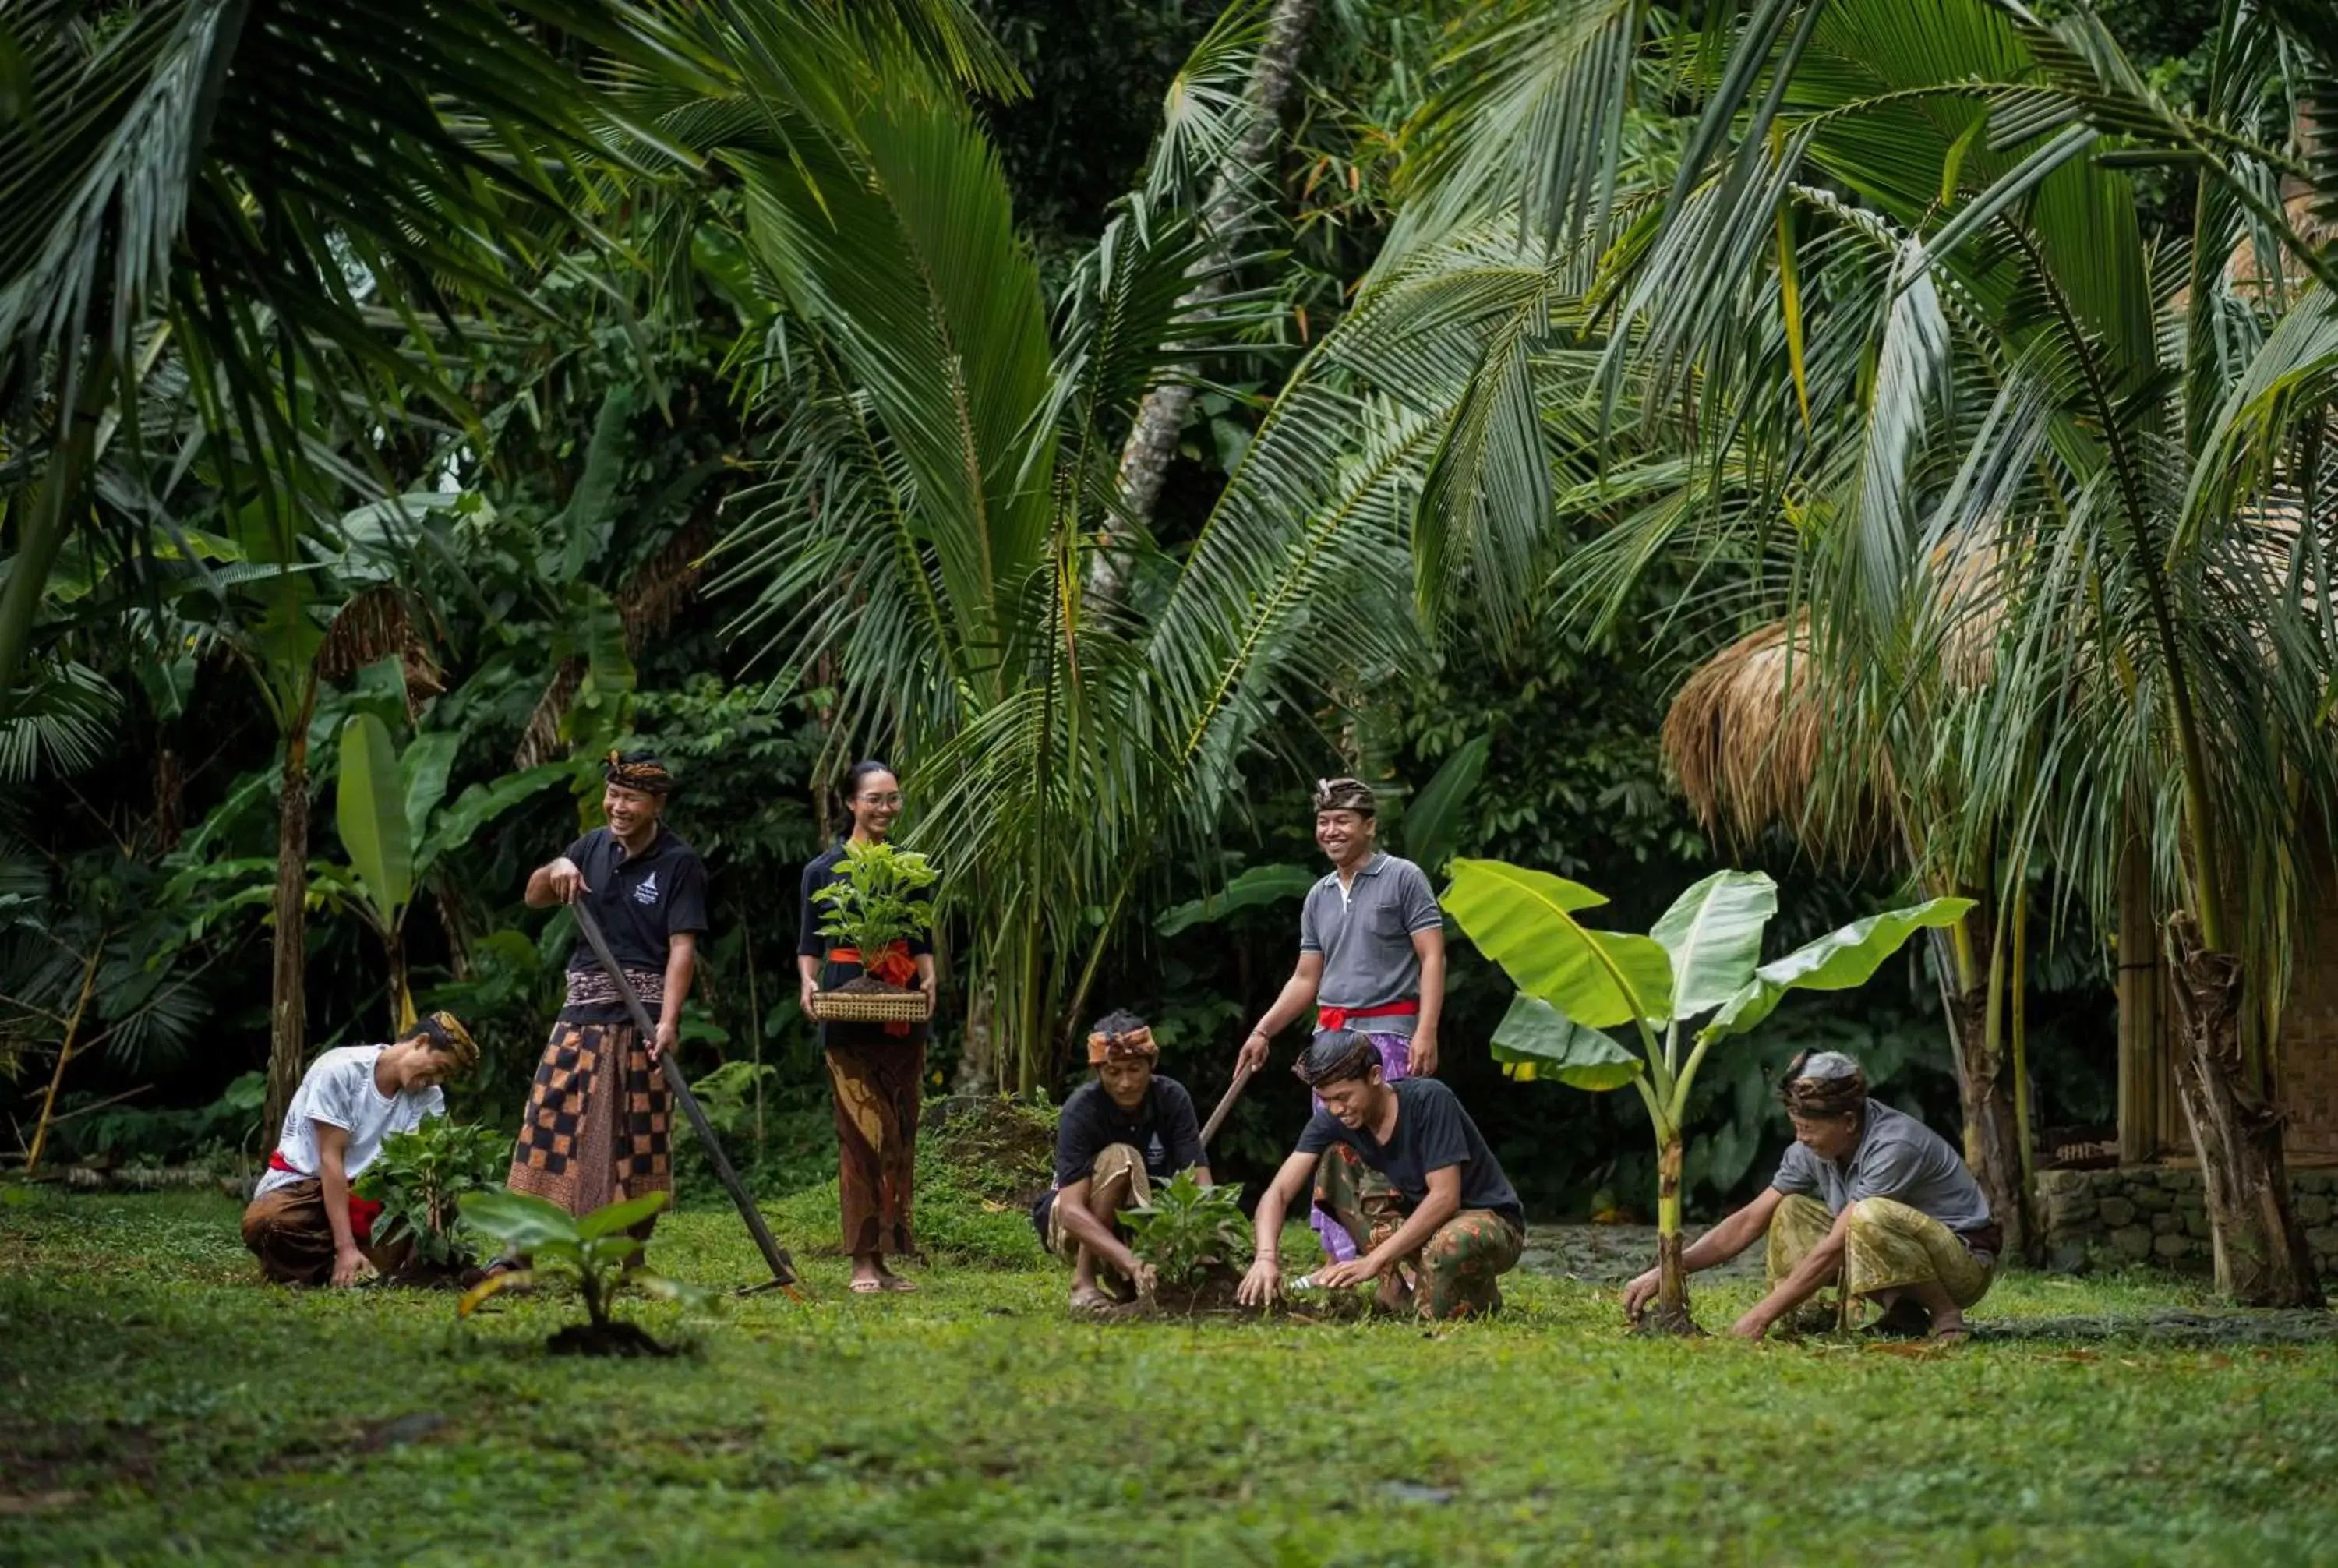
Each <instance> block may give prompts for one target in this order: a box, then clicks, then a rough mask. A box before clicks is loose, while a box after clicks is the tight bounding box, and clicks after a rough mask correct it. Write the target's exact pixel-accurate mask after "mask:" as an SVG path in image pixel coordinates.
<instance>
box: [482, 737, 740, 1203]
mask: <svg viewBox="0 0 2338 1568" xmlns="http://www.w3.org/2000/svg"><path fill="white" fill-rule="evenodd" d="M603 779H604V788H603V789H602V794H601V810H602V814H603V815H604V816H605V817H606V818H608V823H609V825H608V826H607V827H605V828H594V829H593V831H591V832H590V833H587V834H585V837H583V838H579V839H577V840H576V842H575V843H574V844H572V845H570V846H569V847H568V851H567V853H566V854H565V855H562V856H561V857H560V858H558V859H555V860H553V861H551V862H549V863H548V864H546V865H543V866H539V867H536V868H535V871H534V872H533V873H532V874H531V875H530V876H529V877H528V879H527V904H528V907H530V908H531V909H543V908H549V907H555V906H558V905H562V904H573V903H580V902H581V903H585V904H587V905H589V906H590V907H591V908H592V910H593V913H594V916H595V917H596V918H597V919H598V920H599V922H600V926H601V931H602V934H603V935H604V936H607V937H608V939H609V948H610V951H611V952H612V953H613V954H614V955H615V956H616V959H617V964H618V966H619V967H620V968H622V969H623V970H624V972H625V978H626V979H627V980H628V981H629V982H631V984H632V985H633V988H634V992H635V994H636V995H639V996H640V997H641V999H642V1005H643V1006H644V1007H646V1008H648V1009H649V1010H650V1011H651V1012H652V1013H653V1014H656V1016H657V1020H658V1024H657V1034H656V1036H655V1038H653V1039H649V1040H643V1039H642V1038H640V1031H639V1030H637V1029H635V1028H634V1024H633V1023H632V1022H631V1020H630V1018H629V1017H628V1015H627V1014H626V1011H625V1005H624V1001H623V1000H622V999H621V998H620V997H619V995H618V994H617V986H616V982H615V981H614V980H612V979H611V978H610V977H609V975H607V973H606V972H604V970H603V969H602V967H601V965H600V962H599V960H597V959H595V958H594V956H593V950H592V948H590V947H589V946H585V941H584V939H583V937H582V936H579V937H578V938H577V941H576V944H575V946H574V947H572V948H571V949H570V951H569V955H568V996H567V1001H566V1004H565V1005H564V1006H563V1007H562V1008H561V1010H560V1018H559V1021H558V1022H557V1023H555V1024H554V1025H553V1028H552V1038H551V1039H550V1040H549V1041H548V1042H547V1043H546V1044H545V1048H544V1058H543V1060H542V1061H541V1062H539V1063H537V1064H536V1069H535V1083H534V1085H533V1086H532V1087H531V1088H530V1089H529V1091H528V1096H527V1115H526V1119H525V1121H523V1122H522V1123H521V1125H520V1133H519V1143H518V1147H517V1148H516V1150H515V1151H514V1152H513V1155H512V1165H511V1176H510V1180H509V1185H510V1186H511V1188H512V1190H513V1191H517V1192H529V1193H533V1194H535V1196H536V1197H539V1198H546V1199H549V1200H551V1201H553V1202H555V1203H557V1204H559V1205H560V1206H561V1207H562V1208H564V1209H565V1210H568V1211H569V1212H570V1213H572V1214H588V1213H590V1212H592V1211H593V1210H595V1209H598V1208H600V1207H602V1206H603V1205H604V1204H607V1203H613V1202H615V1201H618V1200H619V1199H624V1198H638V1197H640V1196H641V1195H642V1194H643V1193H645V1192H670V1191H673V1152H672V1146H671V1142H670V1140H671V1134H672V1128H673V1101H672V1096H671V1095H670V1094H669V1093H668V1092H667V1089H666V1086H665V1081H664V1080H663V1078H662V1077H661V1076H660V1075H659V1073H658V1068H657V1061H658V1056H659V1054H660V1053H662V1052H665V1051H670V1050H672V1049H673V1047H674V1045H675V1044H676V1043H677V1042H678V1041H679V1040H680V1039H681V1034H682V1005H683V1000H684V999H685V998H686V997H688V995H690V982H691V977H692V975H693V972H694V971H695V969H696V965H697V956H698V938H699V936H700V934H701V933H702V932H703V931H705V929H706V867H705V865H704V864H703V863H702V861H701V860H700V859H699V858H698V852H697V851H696V850H695V849H693V848H691V847H690V846H689V845H687V844H685V843H683V841H682V839H681V838H679V837H678V836H677V835H675V834H674V833H673V830H671V829H670V828H666V827H664V826H663V824H662V823H661V822H660V821H659V818H661V817H662V816H663V814H664V811H665V803H666V797H667V796H668V795H669V794H670V793H672V791H673V775H672V774H670V773H669V772H667V770H666V767H665V764H664V763H663V762H662V761H660V760H658V759H657V758H656V757H654V756H653V755H652V754H651V753H649V752H646V751H633V752H627V753H625V754H624V755H623V756H620V755H619V754H617V753H616V752H614V751H612V752H611V753H609V758H608V762H607V765H606V767H605V768H604V770H603ZM649 1230H650V1222H649V1221H644V1222H643V1224H642V1225H641V1226H640V1227H639V1228H637V1230H636V1231H635V1234H637V1235H639V1236H640V1237H641V1238H642V1239H643V1240H648V1236H649Z"/></svg>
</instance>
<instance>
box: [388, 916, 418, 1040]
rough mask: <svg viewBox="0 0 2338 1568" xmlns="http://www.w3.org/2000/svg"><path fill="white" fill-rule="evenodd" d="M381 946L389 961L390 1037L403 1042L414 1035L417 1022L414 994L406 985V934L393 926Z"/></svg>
mask: <svg viewBox="0 0 2338 1568" xmlns="http://www.w3.org/2000/svg"><path fill="white" fill-rule="evenodd" d="M381 946H382V952H383V954H384V956H386V957H388V960H389V1025H390V1035H389V1037H390V1038H391V1039H393V1040H403V1039H405V1038H406V1037H407V1036H408V1035H409V1034H413V1033H414V1022H415V1012H414V992H413V989H412V988H411V987H410V986H408V985H407V983H406V936H405V933H403V932H401V931H400V930H398V927H397V926H391V927H390V928H389V929H388V930H387V931H385V932H383V933H382V937H381Z"/></svg>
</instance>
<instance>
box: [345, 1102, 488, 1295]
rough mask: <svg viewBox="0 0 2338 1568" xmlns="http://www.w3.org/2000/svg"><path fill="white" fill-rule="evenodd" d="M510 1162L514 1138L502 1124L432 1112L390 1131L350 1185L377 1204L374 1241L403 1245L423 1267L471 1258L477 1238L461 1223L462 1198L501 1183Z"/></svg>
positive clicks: (446, 1265)
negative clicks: (414, 1123)
mask: <svg viewBox="0 0 2338 1568" xmlns="http://www.w3.org/2000/svg"><path fill="white" fill-rule="evenodd" d="M510 1162H511V1137H510V1134H509V1133H507V1132H505V1131H504V1130H503V1129H501V1128H499V1127H483V1126H477V1125H475V1124H471V1123H467V1122H457V1121H456V1120H454V1119H453V1118H452V1117H449V1116H432V1117H429V1118H427V1120H425V1121H424V1122H423V1123H422V1124H421V1125H420V1126H419V1127H417V1128H415V1129H414V1130H413V1131H412V1132H393V1133H391V1134H389V1136H388V1137H387V1138H384V1139H383V1140H382V1141H381V1152H379V1153H378V1154H377V1155H375V1157H374V1160H373V1162H372V1163H371V1164H369V1165H368V1166H367V1167H366V1168H365V1170H364V1171H363V1172H362V1173H361V1174H359V1177H358V1180H357V1186H356V1189H355V1190H356V1192H357V1195H358V1196H359V1197H360V1198H367V1199H370V1200H372V1201H374V1202H377V1203H378V1204H380V1205H381V1206H382V1209H381V1212H380V1213H379V1214H378V1215H377V1216H376V1217H375V1219H374V1230H373V1240H374V1243H375V1245H377V1246H383V1247H388V1246H395V1245H396V1244H397V1243H398V1242H400V1241H405V1242H408V1243H410V1244H411V1245H412V1246H413V1249H414V1259H415V1261H416V1262H417V1263H419V1264H421V1265H422V1266H423V1267H425V1268H427V1269H442V1270H445V1269H460V1268H462V1267H464V1266H465V1265H467V1264H469V1263H471V1262H473V1261H474V1260H475V1259H476V1256H477V1250H476V1239H475V1238H474V1237H472V1236H470V1235H468V1234H467V1233H466V1232H465V1230H464V1229H463V1227H462V1203H463V1201H464V1199H465V1198H466V1197H467V1195H468V1194H470V1193H473V1192H484V1191H490V1190H492V1189H495V1188H496V1187H499V1186H500V1185H501V1184H502V1183H501V1178H502V1176H503V1173H504V1171H505V1170H506V1167H508V1165H509V1164H510Z"/></svg>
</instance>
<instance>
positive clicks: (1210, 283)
mask: <svg viewBox="0 0 2338 1568" xmlns="http://www.w3.org/2000/svg"><path fill="white" fill-rule="evenodd" d="M1315 5H1316V0H1278V3H1277V5H1275V7H1274V15H1272V17H1271V18H1270V19H1269V20H1268V22H1267V27H1266V42H1265V44H1263V45H1262V47H1261V48H1260V50H1259V52H1258V60H1257V63H1256V64H1254V65H1253V66H1252V68H1251V77H1250V87H1249V90H1248V92H1247V93H1245V95H1244V96H1245V98H1246V101H1247V103H1246V106H1247V109H1248V112H1249V115H1250V119H1249V121H1248V123H1247V124H1246V126H1245V127H1244V129H1243V134H1242V136H1241V138H1240V139H1239V140H1238V141H1237V142H1235V143H1234V146H1233V152H1232V154H1231V155H1230V156H1229V157H1228V158H1227V160H1226V162H1225V164H1224V166H1223V168H1222V169H1221V170H1220V171H1219V173H1218V176H1217V179H1216V180H1215V181H1213V183H1212V185H1211V187H1210V194H1209V199H1208V201H1207V202H1206V203H1205V204H1204V212H1205V215H1206V218H1207V221H1208V224H1209V232H1210V234H1211V236H1212V238H1213V240H1214V241H1215V245H1216V254H1215V255H1214V256H1213V258H1212V263H1213V265H1212V266H1211V267H1210V269H1209V271H1208V276H1207V277H1206V278H1205V279H1203V281H1202V282H1200V283H1198V284H1196V285H1195V287H1194V292H1193V293H1192V294H1190V295H1188V296H1187V299H1188V300H1189V301H1190V302H1195V303H1198V302H1200V301H1203V300H1205V299H1210V298H1212V297H1213V296H1214V295H1217V294H1221V293H1223V292H1224V290H1225V288H1226V280H1225V276H1224V268H1225V264H1226V261H1227V259H1228V258H1229V256H1230V255H1231V254H1232V252H1233V243H1234V241H1235V240H1236V239H1237V238H1238V237H1239V236H1240V235H1241V233H1242V231H1243V230H1244V229H1246V228H1247V227H1248V226H1249V222H1248V215H1249V213H1250V211H1251V209H1252V200H1251V198H1250V195H1249V190H1250V187H1251V186H1252V183H1253V182H1254V181H1257V180H1258V178H1259V174H1258V171H1259V170H1261V169H1262V168H1265V167H1267V166H1268V162H1269V160H1270V158H1271V157H1272V153H1273V151H1274V144H1275V140H1276V138H1277V136H1278V134H1279V133H1280V132H1281V130H1282V105H1283V102H1284V100H1286V99H1287V98H1289V97H1290V95H1291V84H1292V81H1293V80H1295V79H1296V78H1297V76H1298V74H1299V54H1300V51H1301V50H1302V48H1304V47H1305V46H1306V43H1307V32H1308V29H1309V27H1310V26H1311V25H1313V23H1314V20H1315ZM1178 369H1179V372H1180V373H1178V374H1174V375H1172V376H1171V377H1167V378H1165V379H1164V380H1161V381H1159V382H1157V383H1156V384H1155V385H1154V387H1153V389H1152V390H1151V391H1149V392H1147V393H1146V394H1145V395H1144V402H1143V403H1142V404H1140V405H1138V407H1137V410H1136V419H1135V424H1133V425H1132V426H1130V428H1129V432H1128V440H1127V442H1126V444H1125V445H1124V446H1122V447H1121V453H1120V496H1121V502H1122V505H1124V507H1125V509H1126V513H1127V520H1128V523H1129V524H1131V525H1134V526H1138V527H1141V526H1143V525H1144V524H1145V523H1146V522H1147V521H1149V520H1150V519H1151V517H1152V516H1153V509H1154V506H1156V505H1159V504H1160V500H1161V486H1162V484H1163V482H1164V480H1166V478H1167V477H1168V474H1169V460H1170V459H1171V458H1173V457H1174V456H1176V455H1177V437H1178V436H1180V435H1181V434H1182V433H1183V432H1184V428H1185V416H1186V414H1187V412H1188V411H1189V410H1190V409H1191V408H1192V407H1193V405H1194V384H1193V381H1192V378H1191V377H1190V375H1189V374H1186V373H1185V372H1190V370H1191V369H1192V367H1190V366H1181V367H1179V368H1178ZM1094 559H1095V574H1096V582H1097V583H1099V584H1103V585H1105V586H1106V588H1107V591H1109V589H1110V587H1111V586H1113V585H1116V584H1117V583H1118V580H1119V572H1120V564H1119V557H1118V556H1117V555H1116V554H1115V553H1113V552H1110V551H1099V552H1097V554H1095V557H1094Z"/></svg>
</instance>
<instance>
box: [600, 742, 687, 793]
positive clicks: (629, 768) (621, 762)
mask: <svg viewBox="0 0 2338 1568" xmlns="http://www.w3.org/2000/svg"><path fill="white" fill-rule="evenodd" d="M601 776H602V778H604V779H606V780H608V782H610V783H612V784H614V785H615V786H616V787H617V788H618V789H637V790H639V791H641V793H643V794H644V795H663V794H665V793H667V792H668V791H669V790H671V789H673V774H672V773H670V772H668V771H666V766H665V764H664V763H663V762H661V761H659V760H658V759H657V757H656V756H655V755H654V754H653V753H651V752H648V751H634V752H630V753H625V754H622V755H621V754H619V753H618V752H615V751H612V752H610V753H609V760H608V762H607V764H606V765H605V766H604V767H603V769H602V770H601Z"/></svg>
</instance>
